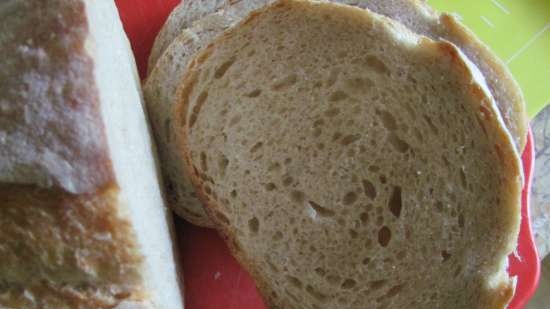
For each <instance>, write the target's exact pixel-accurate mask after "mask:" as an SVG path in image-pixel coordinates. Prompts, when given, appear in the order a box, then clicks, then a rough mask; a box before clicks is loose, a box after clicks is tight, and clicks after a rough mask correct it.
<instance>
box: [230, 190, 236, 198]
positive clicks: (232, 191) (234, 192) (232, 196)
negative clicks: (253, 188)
mask: <svg viewBox="0 0 550 309" xmlns="http://www.w3.org/2000/svg"><path fill="white" fill-rule="evenodd" d="M229 195H231V198H236V197H237V190H231V193H230V194H229Z"/></svg>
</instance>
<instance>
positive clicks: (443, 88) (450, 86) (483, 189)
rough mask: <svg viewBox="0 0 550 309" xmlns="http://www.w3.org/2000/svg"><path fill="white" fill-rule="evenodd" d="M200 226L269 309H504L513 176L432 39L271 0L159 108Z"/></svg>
mask: <svg viewBox="0 0 550 309" xmlns="http://www.w3.org/2000/svg"><path fill="white" fill-rule="evenodd" d="M173 113H174V115H176V118H175V120H176V122H175V125H174V127H175V128H176V127H177V128H179V129H178V131H177V132H176V133H177V136H176V137H177V140H176V141H177V142H178V143H179V146H180V150H181V156H182V158H183V159H184V160H185V162H186V165H187V167H186V168H187V169H188V170H189V171H191V173H190V176H191V180H192V182H193V183H194V185H195V186H196V187H197V188H198V190H197V192H198V193H199V197H200V198H201V200H202V201H203V202H204V203H205V207H206V209H207V211H208V214H209V216H210V217H211V219H213V221H214V222H215V224H216V225H217V227H218V229H219V231H220V232H221V233H222V234H223V235H224V236H225V238H226V240H227V243H228V245H229V246H230V248H231V250H232V252H233V254H234V255H235V256H236V257H237V258H238V259H239V261H240V262H241V263H242V265H244V266H245V267H246V268H247V269H248V271H249V272H250V273H251V274H252V276H253V277H254V279H255V280H256V282H257V285H258V287H259V289H260V291H261V293H262V294H263V296H264V297H265V300H266V302H267V303H268V304H269V305H270V306H271V308H285V309H290V308H336V307H338V308H366V307H368V308H484V309H487V308H504V306H505V305H506V303H507V302H508V301H509V299H510V297H511V295H512V293H513V290H514V283H513V280H512V279H511V278H509V277H508V275H507V273H506V264H507V255H508V254H509V253H510V252H512V251H513V250H514V247H515V243H516V237H517V233H518V226H519V216H520V214H519V194H520V187H521V176H520V163H519V160H518V156H517V153H516V151H515V148H514V146H513V143H512V141H511V138H510V136H509V133H508V132H507V130H506V129H505V128H504V125H503V123H502V120H501V118H500V115H499V113H498V111H497V110H496V107H495V105H494V101H493V100H492V98H491V96H490V95H489V92H488V91H487V90H486V89H485V86H484V84H483V80H482V78H481V74H479V72H478V71H476V70H475V67H473V66H471V65H470V64H468V63H467V61H466V58H464V57H463V56H462V55H461V54H460V52H459V50H458V49H457V48H455V47H454V46H453V45H452V44H449V43H447V42H436V41H432V40H430V39H428V38H425V37H420V36H417V35H415V34H414V33H412V32H410V31H408V30H407V29H406V28H404V27H403V26H401V25H399V24H397V23H395V22H393V21H392V20H390V19H388V18H384V17H381V16H378V15H376V14H373V13H370V12H368V11H365V10H361V9H357V8H352V7H349V6H343V5H336V4H330V3H325V2H300V1H280V2H277V3H275V4H274V5H273V6H270V7H268V8H265V9H262V10H261V11H259V12H255V13H253V14H252V16H251V17H249V18H247V19H246V20H245V21H244V22H243V23H241V24H239V25H237V26H235V27H232V28H231V29H229V30H228V31H227V32H225V33H224V34H223V35H222V36H221V37H218V38H216V39H215V40H214V41H213V42H212V43H211V44H210V45H209V46H208V47H207V48H205V49H204V50H202V51H201V52H199V53H198V55H197V56H196V57H195V58H194V60H193V61H192V62H191V65H190V67H189V69H188V70H187V71H186V73H185V75H184V77H183V80H182V82H181V88H180V89H179V91H178V102H177V104H176V106H175V108H174V110H173Z"/></svg>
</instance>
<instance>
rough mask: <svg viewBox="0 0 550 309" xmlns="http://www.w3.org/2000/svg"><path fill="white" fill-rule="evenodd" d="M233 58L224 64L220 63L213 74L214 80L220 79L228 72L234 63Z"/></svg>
mask: <svg viewBox="0 0 550 309" xmlns="http://www.w3.org/2000/svg"><path fill="white" fill-rule="evenodd" d="M235 60H236V59H235V57H232V58H231V59H229V60H227V61H226V62H224V63H222V64H221V65H220V66H219V67H218V68H217V69H216V71H215V72H214V78H222V77H223V76H224V75H225V73H226V72H227V71H228V70H229V68H230V67H231V66H232V65H233V63H235Z"/></svg>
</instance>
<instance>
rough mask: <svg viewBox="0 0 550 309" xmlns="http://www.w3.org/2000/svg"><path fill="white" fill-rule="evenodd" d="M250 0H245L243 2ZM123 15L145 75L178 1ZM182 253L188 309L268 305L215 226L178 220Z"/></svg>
mask: <svg viewBox="0 0 550 309" xmlns="http://www.w3.org/2000/svg"><path fill="white" fill-rule="evenodd" d="M244 1H246V0H244ZM116 2H117V5H118V8H119V11H120V16H121V19H122V22H123V24H124V28H125V30H126V33H127V34H128V37H129V38H130V42H131V44H132V48H133V50H134V53H135V56H136V61H137V64H138V69H139V72H140V76H141V77H142V78H144V77H145V72H146V69H147V67H146V66H147V57H148V56H149V52H150V49H151V46H152V44H153V41H154V38H155V36H156V34H157V33H158V31H159V30H160V28H161V26H162V24H163V23H164V21H165V20H166V17H167V16H168V14H169V13H170V12H171V10H172V9H173V7H174V6H175V5H177V4H178V3H179V2H180V0H117V1H116ZM533 151H534V150H533V143H532V137H531V135H529V141H528V144H527V147H526V149H525V152H524V153H523V156H522V160H523V167H524V173H525V186H524V188H523V193H522V221H521V228H520V236H519V241H518V248H517V252H516V254H515V255H511V256H510V258H509V261H510V269H509V273H510V274H512V275H515V276H517V279H518V281H517V288H516V293H515V295H514V299H513V300H512V303H511V304H510V305H509V307H508V308H509V309H521V308H523V306H524V305H525V304H526V303H527V301H528V300H529V299H530V298H531V296H532V295H533V293H534V291H535V289H536V286H537V284H538V278H539V260H538V255H537V252H536V249H535V245H534V241H533V237H532V233H531V227H530V221H529V207H528V205H529V196H528V192H529V191H530V186H531V176H532V171H533V159H534V155H533ZM176 231H177V237H178V246H179V257H180V259H181V262H182V265H183V273H184V280H183V281H184V284H185V306H186V309H220V308H224V309H264V308H265V305H264V304H263V302H262V299H261V297H260V296H259V295H258V292H257V290H256V287H255V286H254V283H253V282H252V280H251V278H250V276H249V275H248V274H247V273H246V272H245V271H244V270H243V269H242V268H241V267H240V266H239V264H238V263H237V261H236V260H235V259H234V258H233V257H232V256H231V255H230V254H229V251H228V249H227V247H226V246H225V244H224V242H223V241H222V239H221V238H220V237H219V236H218V235H217V234H216V233H215V232H214V231H212V230H208V229H204V228H198V227H195V226H192V225H190V224H188V223H186V222H185V221H183V220H180V219H176Z"/></svg>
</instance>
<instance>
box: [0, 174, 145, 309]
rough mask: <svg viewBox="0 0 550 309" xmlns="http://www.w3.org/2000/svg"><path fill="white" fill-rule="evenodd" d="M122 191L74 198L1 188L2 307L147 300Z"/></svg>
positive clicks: (55, 192) (86, 305)
mask: <svg viewBox="0 0 550 309" xmlns="http://www.w3.org/2000/svg"><path fill="white" fill-rule="evenodd" d="M119 204H120V201H119V199H118V188H117V187H116V186H115V185H114V184H111V185H109V186H107V187H105V188H102V189H101V190H99V191H96V192H92V193H88V194H80V195H73V194H70V193H66V192H64V191H62V190H59V189H41V188H38V187H36V186H31V185H11V184H9V185H8V184H2V185H0V205H2V207H0V226H1V227H2V228H1V229H0V243H1V245H0V260H1V261H2V263H0V307H3V306H4V307H8V308H9V307H13V308H56V309H58V308H112V307H113V306H114V305H116V304H118V303H119V302H121V301H123V300H127V299H137V300H139V299H142V298H143V297H144V295H143V291H142V288H141V279H142V278H141V275H140V271H141V263H142V257H141V255H139V254H138V250H137V243H136V239H135V237H134V236H133V231H132V228H131V226H130V224H129V222H128V221H126V220H125V219H122V218H121V217H120V214H119V213H118V212H117V211H116V210H117V209H119V207H120V205H119Z"/></svg>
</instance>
